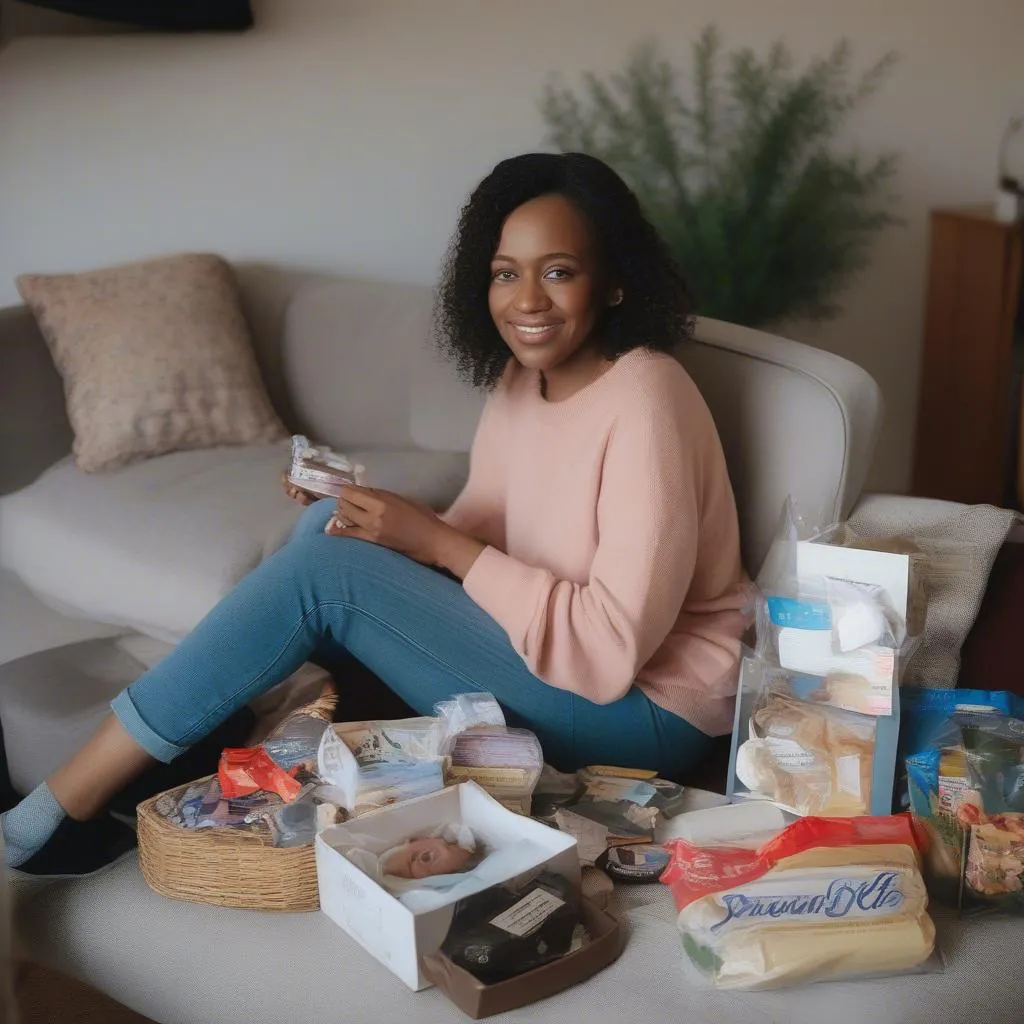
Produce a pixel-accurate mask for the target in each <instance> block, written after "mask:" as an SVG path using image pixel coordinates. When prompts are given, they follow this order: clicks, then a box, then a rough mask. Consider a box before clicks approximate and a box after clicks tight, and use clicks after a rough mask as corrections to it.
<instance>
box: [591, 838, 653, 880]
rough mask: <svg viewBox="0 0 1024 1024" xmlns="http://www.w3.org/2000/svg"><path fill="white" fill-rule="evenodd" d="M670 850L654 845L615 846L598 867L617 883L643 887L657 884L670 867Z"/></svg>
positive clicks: (599, 862) (609, 850)
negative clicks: (649, 883) (644, 884)
mask: <svg viewBox="0 0 1024 1024" xmlns="http://www.w3.org/2000/svg"><path fill="white" fill-rule="evenodd" d="M668 860H669V857H668V850H666V849H665V847H664V846H657V845H655V844H653V843H638V844H637V845H635V846H613V847H611V848H610V849H608V850H606V851H605V854H604V856H603V857H600V858H598V861H597V866H598V867H599V868H601V869H602V870H603V871H604V872H605V873H606V874H607V875H608V876H609V877H610V878H614V879H615V881H617V882H626V883H629V884H631V885H641V884H643V883H646V882H657V881H658V879H659V878H661V874H662V872H663V871H664V870H665V868H667V867H668Z"/></svg>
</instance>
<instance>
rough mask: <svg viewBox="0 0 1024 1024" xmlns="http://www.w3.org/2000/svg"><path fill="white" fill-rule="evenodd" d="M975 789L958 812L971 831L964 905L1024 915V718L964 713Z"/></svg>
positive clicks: (960, 720)
mask: <svg viewBox="0 0 1024 1024" xmlns="http://www.w3.org/2000/svg"><path fill="white" fill-rule="evenodd" d="M955 722H956V724H957V725H958V726H959V727H960V729H961V732H962V736H963V746H964V756H965V760H966V762H967V768H968V773H969V776H970V782H971V787H972V791H971V793H970V794H969V795H968V796H967V797H966V798H965V799H964V800H963V802H962V803H961V804H960V806H959V807H958V809H957V815H958V817H959V819H960V821H961V823H962V824H963V825H964V827H965V828H967V829H968V837H967V858H966V862H965V864H964V901H965V904H972V905H976V906H981V907H986V908H990V909H995V910H1001V911H1003V912H1005V913H1011V914H1024V719H1020V718H1015V717H1009V716H993V715H984V714H971V713H968V714H959V715H957V716H956V719H955Z"/></svg>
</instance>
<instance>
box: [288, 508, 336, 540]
mask: <svg viewBox="0 0 1024 1024" xmlns="http://www.w3.org/2000/svg"><path fill="white" fill-rule="evenodd" d="M337 507H338V503H337V502H336V501H335V500H334V499H333V498H321V499H320V500H319V501H314V502H313V504H312V505H310V506H309V507H308V508H306V509H305V511H303V513H302V515H301V516H300V517H299V521H298V522H297V523H296V524H295V528H294V529H293V530H292V535H291V538H290V539H291V540H299V539H300V538H303V537H315V536H319V535H322V534H323V532H324V530H325V529H326V527H327V524H328V522H330V519H331V516H332V515H334V511H335V509H336V508H337Z"/></svg>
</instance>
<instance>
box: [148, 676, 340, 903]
mask: <svg viewBox="0 0 1024 1024" xmlns="http://www.w3.org/2000/svg"><path fill="white" fill-rule="evenodd" d="M336 702H337V693H333V692H325V693H324V694H322V695H321V697H320V698H319V699H318V700H317V701H315V702H314V703H313V704H311V705H308V706H307V707H305V708H302V709H301V710H302V711H303V712H306V713H309V712H313V713H315V714H318V715H323V714H324V713H326V719H327V721H330V717H331V712H332V711H333V708H334V704H335V703H336ZM207 778H212V776H207ZM199 781H205V780H199ZM187 788H188V786H178V787H176V788H175V789H169V790H167V794H172V795H178V794H180V793H182V792H183V791H184V790H185V789H187ZM164 795H165V794H163V793H160V794H157V796H154V797H151V798H150V799H149V800H145V801H143V802H142V803H141V804H139V806H138V828H139V864H140V866H141V867H142V874H143V877H144V878H145V879H146V882H147V883H148V884H149V886H150V888H152V889H153V890H155V891H156V892H158V893H160V894H161V895H162V896H168V897H170V898H171V899H175V900H185V901H187V902H189V903H212V904H214V905H215V906H219V907H241V908H243V909H245V910H284V911H293V912H294V911H301V910H318V909H319V908H320V894H319V891H318V889H317V881H316V860H315V857H314V853H313V847H312V846H294V847H285V848H279V847H275V846H274V845H273V841H272V838H271V835H270V830H269V828H267V827H266V826H265V825H260V826H258V827H254V828H253V829H237V828H207V829H198V830H192V829H187V828H181V827H180V826H179V825H174V824H172V823H171V822H169V821H168V820H167V819H166V818H164V817H163V816H162V815H160V814H158V813H157V811H156V802H157V801H158V800H159V799H160V798H161V797H162V796H164Z"/></svg>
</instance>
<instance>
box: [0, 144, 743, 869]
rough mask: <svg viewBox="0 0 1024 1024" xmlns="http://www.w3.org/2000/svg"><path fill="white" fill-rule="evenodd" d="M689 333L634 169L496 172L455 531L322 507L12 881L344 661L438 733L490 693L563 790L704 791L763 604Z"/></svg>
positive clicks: (465, 358)
mask: <svg viewBox="0 0 1024 1024" xmlns="http://www.w3.org/2000/svg"><path fill="white" fill-rule="evenodd" d="M689 326H690V305H689V300H688V297H687V293H686V289H685V287H684V284H683V281H682V280H681V278H680V277H679V275H678V273H677V272H676V270H675V268H674V267H673V265H672V262H671V260H670V259H669V257H668V255H667V254H666V252H665V249H664V248H663V246H662V244H661V242H660V240H659V239H658V236H657V234H656V232H655V231H654V229H653V227H652V226H651V225H650V224H649V223H648V222H647V221H646V220H645V219H644V217H643V215H642V214H641V212H640V208H639V205H638V204H637V201H636V199H635V197H634V196H633V194H632V193H631V192H630V191H629V189H628V188H627V187H626V186H625V184H624V183H623V182H622V181H621V180H620V179H619V178H618V176H617V175H616V174H615V173H614V172H613V171H612V170H610V169H609V168H608V167H607V166H605V165H604V164H602V163H601V162H600V161H598V160H595V159H594V158H592V157H588V156H584V155H581V154H568V155H551V154H530V155H526V156H521V157H517V158H515V159H511V160H506V161H504V162H502V163H500V164H499V165H498V166H497V167H496V168H495V169H494V171H493V172H492V173H491V174H490V175H488V176H487V178H485V179H484V181H483V182H482V183H481V184H480V185H479V187H478V188H477V189H476V191H475V192H474V193H473V195H472V196H471V197H470V199H469V201H468V203H467V204H466V206H465V208H464V209H463V211H462V215H461V219H460V222H459V226H458V230H457V232H456V235H455V238H454V241H453V243H452V248H451V251H450V254H449V258H448V262H447V265H446V267H445V271H444V277H443V280H442V283H441V288H440V297H439V302H438V330H439V334H440V337H441V340H442V342H443V344H444V345H445V347H446V348H447V350H448V352H449V353H450V354H451V355H452V356H453V357H454V359H455V361H456V363H457V365H458V366H459V368H460V370H461V371H462V372H463V374H464V375H465V376H467V377H468V378H469V379H470V380H472V382H473V383H474V384H476V385H479V386H483V387H486V388H489V389H490V390H491V396H490V399H489V401H488V403H487V406H486V409H485V411H484V413H483V416H482V419H481V422H480V426H479V429H478V432H477V436H476V440H475V442H474V445H473V452H472V457H471V468H470V475H469V481H468V483H467V484H466V487H465V490H464V491H463V492H462V494H461V496H460V497H459V498H458V500H457V501H456V502H455V504H454V505H453V506H452V507H451V508H450V509H449V510H448V512H447V513H446V514H445V515H443V516H437V515H435V514H434V513H433V512H431V511H430V510H429V509H426V508H424V507H422V506H420V505H418V504H416V503H414V502H411V501H408V500H406V499H405V498H402V497H400V496H399V495H397V494H392V493H388V492H386V491H377V490H373V489H372V488H365V487H350V488H347V489H346V491H345V492H344V494H343V495H342V497H341V498H340V499H339V501H338V502H337V503H336V504H335V503H333V502H317V503H316V504H313V505H311V506H310V507H309V508H308V509H307V511H306V512H305V513H304V515H303V518H302V519H301V521H300V522H299V524H298V526H297V528H296V530H295V533H294V535H293V537H292V539H291V540H290V541H289V543H288V544H286V545H285V546H284V547H283V548H282V549H281V550H280V551H278V552H277V553H276V554H275V555H273V556H272V557H271V558H269V559H267V560H266V561H265V562H264V563H263V564H262V565H261V566H259V567H258V568H257V569H255V570H254V571H253V572H252V573H250V574H249V576H247V577H246V578H245V579H244V580H242V582H241V583H240V584H239V585H238V586H237V587H236V588H235V589H234V590H233V591H232V592H231V593H230V594H228V596H227V597H225V598H224V599H223V600H222V601H221V602H220V604H219V605H217V607H216V608H214V609H213V611H212V612H210V614H209V615H208V616H207V617H206V618H205V619H204V620H203V621H202V622H201V623H200V624H199V625H198V626H197V627H196V628H195V630H194V631H193V632H192V633H191V634H189V636H187V637H186V638H185V639H184V640H183V641H182V642H181V644H180V645H179V646H178V647H177V648H176V649H175V650H174V652H173V653H172V654H170V655H169V656H168V657H167V658H166V659H165V660H164V661H163V662H161V663H160V664H159V665H157V666H156V667H155V668H154V669H152V670H151V671H150V672H147V673H146V674H145V675H144V676H142V678H140V679H139V680H138V681H137V682H135V683H133V684H132V685H131V686H129V687H128V689H127V690H125V691H124V692H123V693H121V694H120V695H119V696H118V697H117V698H115V700H114V701H113V704H112V710H113V714H112V715H111V716H110V717H109V718H108V719H107V721H106V722H105V723H104V724H103V725H102V726H101V728H100V729H99V731H98V732H97V733H96V735H95V736H94V737H93V738H92V739H91V740H90V741H89V742H88V743H87V744H86V746H85V747H84V748H83V749H82V751H80V752H79V753H78V754H76V755H75V756H74V757H73V758H72V759H71V760H70V761H68V762H67V763H66V764H65V765H64V766H62V767H61V768H60V769H58V770H57V771H56V772H54V774H53V775H52V776H51V777H50V778H49V780H48V781H47V782H45V783H43V784H42V785H40V786H39V788H38V789H36V790H35V791H33V792H32V793H31V794H30V795H29V796H28V797H26V798H25V799H24V800H23V801H22V802H21V803H20V804H18V805H17V806H16V807H14V808H13V809H12V810H11V811H9V812H7V813H6V814H5V815H3V817H2V819H0V826H2V830H3V834H4V837H5V839H6V841H7V863H8V864H12V865H17V864H20V863H23V862H24V861H25V860H26V859H28V858H29V857H30V856H32V855H33V853H34V852H35V851H37V850H39V849H40V848H41V847H42V846H43V845H44V844H45V842H46V841H47V839H48V838H49V836H50V835H51V834H52V833H53V831H54V830H55V828H56V827H57V825H58V824H59V823H60V822H61V821H62V820H63V818H64V817H65V815H69V816H70V817H72V818H75V819H78V820H85V819H88V818H90V817H92V816H93V815H95V814H97V813H98V812H99V811H100V810H101V809H102V808H103V807H104V806H105V804H106V803H107V801H108V800H109V799H110V798H111V796H113V795H114V794H115V793H116V792H117V791H118V790H119V789H121V787H123V786H124V785H125V784H126V783H127V782H128V781H129V780H131V779H132V778H133V777H135V776H136V775H137V774H138V773H139V772H141V771H142V770H143V769H145V768H146V767H148V766H149V765H151V764H152V762H153V760H154V759H155V760H158V761H170V760H171V759H173V758H174V757H176V756H177V755H178V754H180V753H181V752H182V751H184V750H185V749H186V748H187V747H188V746H189V745H190V744H192V743H195V742H196V741H197V740H198V739H200V738H201V737H202V736H204V735H205V734H206V733H208V732H209V731H210V730H211V729H212V728H213V727H214V726H215V725H217V724H218V723H219V722H221V721H223V720H224V719H225V718H226V717H227V716H228V715H229V714H231V713H232V712H233V711H235V710H236V709H237V708H239V707H241V706H242V705H243V704H245V703H247V702H248V701H249V700H251V699H252V698H253V697H255V696H256V695H257V694H259V693H261V692H263V691H265V690H267V689H269V688H270V687H271V686H273V685H275V684H276V683H278V682H280V681H281V680H282V679H284V678H286V677H287V676H288V675H289V674H291V673H292V672H294V671H295V670H296V669H297V668H298V667H299V666H300V665H301V664H302V663H303V662H304V661H305V660H306V659H307V658H308V657H309V655H310V654H311V653H312V651H313V650H314V648H316V646H317V645H318V644H319V643H321V642H322V641H324V640H330V641H332V642H334V643H338V644H341V645H342V646H343V647H344V648H345V649H347V650H348V651H349V652H350V653H351V654H352V655H354V656H355V657H356V658H358V659H359V660H360V661H362V662H363V663H364V664H365V665H367V666H368V667H369V668H370V669H371V670H373V671H374V672H375V673H376V674H377V675H378V676H380V678H381V679H382V680H384V682H385V683H386V684H387V686H388V687H390V688H391V689H392V690H394V691H395V692H396V693H397V694H398V695H399V696H401V697H402V698H403V699H404V700H405V701H406V702H407V703H409V704H410V705H412V706H413V707H414V708H416V709H417V711H419V712H421V713H424V714H429V713H430V712H431V710H432V708H433V705H434V703H435V702H436V701H438V700H440V699H442V698H446V697H449V696H451V695H452V694H453V693H458V692H466V691H476V690H489V691H491V692H492V693H493V694H494V695H495V696H496V697H497V698H498V700H499V701H500V703H501V705H502V707H503V708H504V709H505V712H506V714H507V718H508V720H509V722H510V724H513V725H520V726H525V727H528V728H530V729H532V730H533V731H534V732H536V734H537V735H538V737H539V738H540V741H541V744H542V745H543V748H544V752H545V755H546V757H547V759H548V760H549V761H551V762H552V763H553V764H555V765H556V766H558V767H560V768H563V769H571V768H576V767H579V766H580V765H584V764H589V763H608V762H612V763H616V764H623V765H634V766H642V767H645V768H652V769H656V770H658V771H659V772H660V773H661V774H663V775H669V776H675V777H678V776H679V775H680V774H685V772H686V771H687V770H688V769H690V768H691V767H692V766H694V765H695V764H696V763H698V762H699V761H700V760H701V758H702V757H703V756H704V754H705V752H706V751H707V749H708V744H709V742H710V737H711V736H714V735H716V734H721V733H724V732H727V731H728V730H729V727H730V724H731V705H732V695H733V694H734V692H735V676H736V665H737V659H738V652H739V641H738V638H739V636H740V634H741V632H742V630H743V628H744V626H745V618H744V614H743V606H744V603H745V600H746V591H745V585H744V582H745V581H744V576H743V570H742V568H741V566H740V549H739V531H738V526H737V517H736V508H735V503H734V500H733V494H732V490H731V487H730V484H729V477H728V473H727V471H726V466H725V459H724V457H723V454H722V449H721V445H720V443H719V439H718V435H717V433H716V432H715V426H714V423H713V422H712V419H711V415H710V413H709V412H708V409H707V407H706V405H705V404H704V402H703V400H702V399H701V397H700V394H699V393H698V391H697V389H696V387H695V386H694V384H693V382H692V381H691V380H690V378H689V377H688V376H687V374H686V372H685V371H684V370H683V369H682V368H681V367H680V365H679V364H678V363H677V362H676V361H675V360H674V359H673V358H672V357H671V356H670V355H668V354H666V353H667V352H668V351H669V350H671V349H672V348H674V347H675V346H676V345H678V344H679V342H681V341H682V340H683V339H684V338H685V337H686V335H687V332H688V330H689ZM293 496H295V497H298V498H302V497H303V496H302V495H301V494H298V493H295V494H293ZM436 569H441V570H443V571H442V572H438V571H435V570H436ZM458 581H461V585H460V583H459V582H458Z"/></svg>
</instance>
